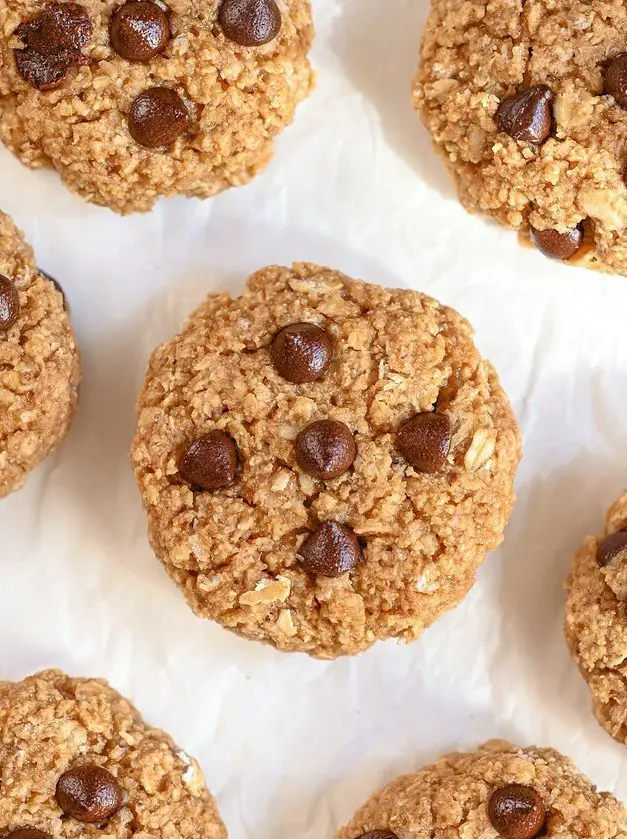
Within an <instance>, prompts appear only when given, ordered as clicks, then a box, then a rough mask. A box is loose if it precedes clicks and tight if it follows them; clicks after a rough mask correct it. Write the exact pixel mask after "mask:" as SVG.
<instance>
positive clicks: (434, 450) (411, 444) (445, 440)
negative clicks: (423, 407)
mask: <svg viewBox="0 0 627 839" xmlns="http://www.w3.org/2000/svg"><path fill="white" fill-rule="evenodd" d="M452 436H453V429H452V427H451V421H450V419H449V418H448V416H447V415H446V414H439V413H426V414H416V415H415V416H413V417H412V418H411V419H409V420H407V422H406V423H405V424H404V425H402V426H401V427H400V428H399V430H398V431H397V433H396V442H397V443H398V447H399V449H400V451H401V454H402V455H403V457H404V458H405V460H406V461H407V462H408V463H410V464H411V465H412V466H413V467H414V469H417V470H418V471H419V472H427V473H429V474H433V473H435V472H439V471H440V469H441V468H442V467H443V466H444V464H445V463H446V458H447V457H448V453H449V451H450V449H451V438H452Z"/></svg>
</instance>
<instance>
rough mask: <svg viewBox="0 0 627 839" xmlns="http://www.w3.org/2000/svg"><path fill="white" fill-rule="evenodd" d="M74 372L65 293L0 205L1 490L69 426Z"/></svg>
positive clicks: (18, 480)
mask: <svg viewBox="0 0 627 839" xmlns="http://www.w3.org/2000/svg"><path fill="white" fill-rule="evenodd" d="M78 379H79V357H78V350H77V348H76V343H75V341H74V335H73V334H72V327H71V325H70V318H69V315H68V313H67V311H66V309H65V305H64V298H63V293H62V292H61V291H60V290H59V288H58V287H57V285H56V284H55V282H54V281H53V280H51V279H50V278H49V277H47V276H46V275H45V274H42V272H41V271H39V270H38V269H37V268H36V267H35V259H34V256H33V251H32V249H31V248H30V247H29V246H28V245H27V244H26V243H25V241H24V237H23V236H22V234H21V233H20V231H19V230H17V229H16V227H15V225H14V224H13V222H12V221H11V219H10V218H9V217H8V216H6V215H5V214H4V213H0V498H2V497H3V496H5V495H8V494H9V493H10V492H13V491H14V490H16V489H19V488H20V487H21V486H22V485H23V483H24V481H25V480H26V476H27V474H28V472H30V470H31V469H33V468H34V467H35V466H37V464H38V463H40V462H41V461H42V460H43V459H44V458H45V457H46V455H48V454H49V453H50V452H51V451H52V449H54V448H55V446H56V445H57V444H58V443H60V442H61V440H63V438H64V437H65V435H66V434H67V431H68V428H69V425H70V421H71V419H72V416H73V414H74V408H75V407H76V396H77V387H78Z"/></svg>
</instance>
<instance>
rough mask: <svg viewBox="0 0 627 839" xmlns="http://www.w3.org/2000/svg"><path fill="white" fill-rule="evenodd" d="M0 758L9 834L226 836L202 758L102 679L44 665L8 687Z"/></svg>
mask: <svg viewBox="0 0 627 839" xmlns="http://www.w3.org/2000/svg"><path fill="white" fill-rule="evenodd" d="M0 766H1V767H2V774H1V778H2V795H1V796H0V829H2V831H3V834H4V835H5V836H7V837H12V839H51V837H55V839H75V837H78V836H82V837H86V838H87V839H89V838H90V837H92V839H96V837H103V836H104V837H110V839H128V837H129V836H131V835H136V836H142V837H144V839H165V837H167V839H190V837H202V839H226V830H225V829H224V825H223V824H222V821H221V820H220V816H219V814H218V811H217V807H216V803H215V801H214V799H213V798H212V796H211V795H210V793H209V792H208V791H207V788H206V786H205V781H204V778H203V775H202V772H201V770H200V767H199V766H198V764H197V763H196V761H195V760H194V759H193V758H190V757H188V756H187V755H186V754H185V752H182V751H181V750H180V749H179V748H178V746H176V745H175V744H174V742H173V741H172V739H171V738H170V737H169V736H168V735H167V734H165V733H164V732H163V731H159V730H158V729H156V728H150V727H149V726H148V725H146V723H145V722H144V721H143V720H142V718H141V717H140V715H139V713H138V712H137V710H136V709H135V708H134V707H133V706H132V705H131V703H130V702H129V701H128V700H126V699H124V697H122V696H120V694H119V693H117V692H116V691H114V690H112V689H111V688H110V687H109V686H108V684H107V683H106V682H105V681H102V680H97V679H72V678H70V677H69V676H65V675H64V674H63V673H60V672H59V671H57V670H48V671H46V672H43V673H38V674H37V675H35V676H31V677H29V678H27V679H24V681H22V682H17V683H15V684H11V685H8V686H7V688H6V690H2V691H1V692H0ZM35 831H37V833H36V834H35ZM25 833H27V834H28V835H25Z"/></svg>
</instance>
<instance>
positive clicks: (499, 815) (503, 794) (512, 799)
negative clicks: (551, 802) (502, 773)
mask: <svg viewBox="0 0 627 839" xmlns="http://www.w3.org/2000/svg"><path fill="white" fill-rule="evenodd" d="M488 816H489V818H490V822H491V823H492V827H493V828H494V829H495V830H496V832H497V833H498V834H499V836H502V837H504V839H535V837H536V836H538V835H539V834H540V833H541V832H542V828H543V827H544V823H545V822H546V810H545V808H544V804H543V803H542V799H541V798H540V796H539V795H538V793H537V792H536V791H535V790H534V789H532V787H527V786H523V785H522V784H508V785H507V786H504V787H501V788H500V789H497V790H495V791H494V792H493V793H492V795H491V796H490V800H489V802H488Z"/></svg>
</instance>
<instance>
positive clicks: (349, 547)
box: [298, 521, 363, 577]
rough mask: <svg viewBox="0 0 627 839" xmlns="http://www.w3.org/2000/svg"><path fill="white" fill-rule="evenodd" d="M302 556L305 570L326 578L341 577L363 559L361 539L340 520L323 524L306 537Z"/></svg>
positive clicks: (299, 553)
mask: <svg viewBox="0 0 627 839" xmlns="http://www.w3.org/2000/svg"><path fill="white" fill-rule="evenodd" d="M298 556H299V559H300V563H301V565H302V566H303V568H304V569H305V571H308V572H309V573H310V574H320V575H321V576H323V577H339V576H341V575H342V574H345V573H346V572H347V571H352V569H353V568H355V567H356V566H357V565H359V564H360V563H361V562H362V561H363V555H362V552H361V547H360V545H359V540H358V539H357V537H356V536H355V534H354V533H353V531H352V530H351V529H350V528H349V527H346V526H345V525H343V524H340V523H339V522H337V521H327V522H325V523H324V524H322V525H320V527H319V528H318V530H316V531H315V532H314V533H312V534H311V535H310V536H308V537H307V538H306V539H305V541H304V542H303V544H302V545H301V547H300V550H299V552H298Z"/></svg>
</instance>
